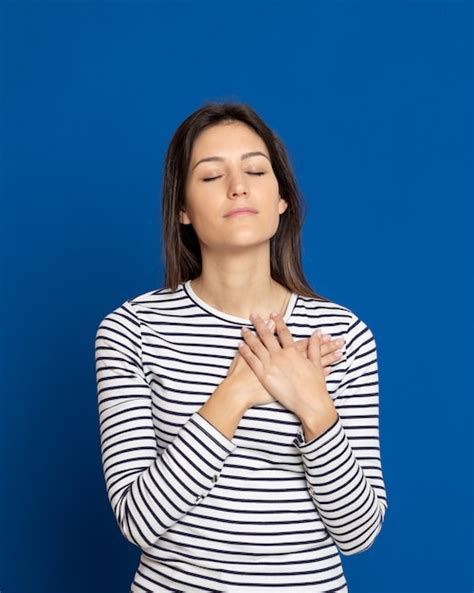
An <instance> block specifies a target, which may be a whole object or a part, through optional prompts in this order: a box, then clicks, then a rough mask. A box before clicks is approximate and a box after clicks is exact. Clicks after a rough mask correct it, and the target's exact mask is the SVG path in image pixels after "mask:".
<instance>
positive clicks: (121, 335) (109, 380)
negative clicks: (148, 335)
mask: <svg viewBox="0 0 474 593" xmlns="http://www.w3.org/2000/svg"><path fill="white" fill-rule="evenodd" d="M141 357H142V340H141V331H140V322H139V320H138V318H137V316H136V314H135V311H134V309H133V305H132V303H130V302H129V301H127V302H125V303H124V304H123V305H121V306H120V307H118V308H117V309H115V310H114V311H112V313H110V314H109V315H107V316H106V317H105V318H104V319H103V320H102V321H101V323H100V325H99V327H98V329H97V333H96V337H95V361H96V375H97V397H98V408H99V424H100V444H101V454H102V465H103V471H104V477H105V483H106V488H107V494H108V498H109V501H110V504H111V506H112V509H113V512H114V514H115V517H116V520H117V523H118V525H119V527H120V530H121V532H122V533H123V535H124V536H125V537H126V538H127V540H128V541H130V542H131V543H133V544H135V545H136V546H138V547H140V548H141V549H146V548H148V547H151V546H152V545H153V543H154V542H155V541H156V540H157V539H158V538H159V537H160V536H161V535H163V533H164V532H165V531H166V530H167V529H169V528H170V527H171V526H172V525H174V524H175V523H176V522H177V521H178V520H179V519H180V518H181V517H182V516H183V515H185V514H186V513H187V512H188V511H189V510H190V509H191V508H193V507H194V506H195V505H196V504H198V503H199V502H200V501H201V499H202V498H203V497H204V496H206V494H207V493H208V492H209V491H210V490H211V488H212V487H213V486H214V484H215V482H216V481H217V479H218V476H219V473H220V471H221V469H222V466H223V465H224V462H225V460H226V458H227V457H228V455H229V454H230V453H231V452H232V451H233V450H234V449H235V448H236V445H235V444H234V443H233V442H232V441H231V440H229V439H228V438H227V437H226V436H225V435H224V434H222V433H221V432H220V431H219V430H218V429H216V428H215V427H214V426H213V425H212V424H211V423H210V422H209V421H207V420H206V419H205V418H204V417H203V416H201V415H200V414H199V413H198V412H197V411H196V412H194V413H193V414H192V415H191V416H190V417H189V418H188V420H187V421H186V422H185V423H184V425H183V426H182V427H181V429H180V430H179V432H178V433H177V435H176V437H175V438H174V440H173V442H172V443H171V444H170V445H169V446H168V447H166V449H164V450H162V451H159V450H158V448H157V443H156V437H155V432H154V428H153V418H152V405H151V403H152V392H151V388H150V385H149V384H148V382H147V380H146V376H145V374H144V370H143V367H142V364H141V360H142V358H141Z"/></svg>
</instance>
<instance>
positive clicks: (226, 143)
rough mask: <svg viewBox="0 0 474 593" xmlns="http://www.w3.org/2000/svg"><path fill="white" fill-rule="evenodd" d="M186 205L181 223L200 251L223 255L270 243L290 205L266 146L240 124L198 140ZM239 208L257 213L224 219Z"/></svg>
mask: <svg viewBox="0 0 474 593" xmlns="http://www.w3.org/2000/svg"><path fill="white" fill-rule="evenodd" d="M246 153H258V154H252V155H247V154H246ZM185 202H186V203H185V206H184V208H185V209H184V210H183V211H181V212H180V222H182V223H183V224H192V225H193V228H194V230H195V232H196V234H197V236H198V238H199V242H200V243H201V247H202V246H205V247H208V248H212V249H217V248H218V249H219V250H220V251H222V250H225V249H226V248H228V249H230V248H232V247H244V246H250V245H256V244H258V243H262V242H264V241H269V240H270V238H271V237H272V236H273V235H274V234H275V233H276V231H277V229H278V224H279V221H280V214H282V213H283V212H284V211H285V210H286V208H287V206H288V204H287V202H286V201H285V200H284V199H282V198H281V196H280V194H279V190H278V181H277V178H276V177H275V174H274V172H273V168H272V165H271V163H270V155H269V153H268V150H267V147H266V145H265V142H264V141H263V140H262V138H261V137H260V136H259V135H258V134H257V133H256V132H254V130H252V129H251V128H249V127H248V126H247V125H245V124H243V123H242V122H232V123H221V124H217V125H214V126H212V127H210V128H206V129H205V130H204V131H203V132H201V133H200V134H199V136H198V137H197V138H196V140H195V141H194V145H193V149H192V154H191V159H190V165H189V169H188V174H187V179H186V188H185ZM235 208H253V209H255V210H256V213H255V214H246V215H238V216H226V215H227V214H228V213H229V212H230V211H231V210H234V209H235Z"/></svg>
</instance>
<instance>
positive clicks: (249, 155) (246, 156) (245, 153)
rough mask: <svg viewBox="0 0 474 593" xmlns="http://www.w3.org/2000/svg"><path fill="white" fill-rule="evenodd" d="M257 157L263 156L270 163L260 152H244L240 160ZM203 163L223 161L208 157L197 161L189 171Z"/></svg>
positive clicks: (217, 157)
mask: <svg viewBox="0 0 474 593" xmlns="http://www.w3.org/2000/svg"><path fill="white" fill-rule="evenodd" d="M257 155H261V156H264V157H265V158H266V159H268V161H270V159H269V158H268V156H267V155H266V154H265V153H263V152H261V151H260V150H254V151H252V152H244V153H243V154H242V155H241V157H240V160H244V159H248V158H249V157H251V156H257ZM204 161H225V159H224V158H222V157H220V156H208V157H206V158H204V159H201V160H199V161H198V162H197V163H196V164H195V165H194V167H193V168H192V169H191V170H192V171H193V170H194V169H195V168H196V167H197V166H198V165H199V163H202V162H204Z"/></svg>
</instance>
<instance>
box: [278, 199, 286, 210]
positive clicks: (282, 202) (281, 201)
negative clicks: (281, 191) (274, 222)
mask: <svg viewBox="0 0 474 593" xmlns="http://www.w3.org/2000/svg"><path fill="white" fill-rule="evenodd" d="M287 208H288V202H287V201H286V200H284V199H283V198H282V197H280V199H279V201H278V212H279V213H280V214H283V212H285V210H286V209H287Z"/></svg>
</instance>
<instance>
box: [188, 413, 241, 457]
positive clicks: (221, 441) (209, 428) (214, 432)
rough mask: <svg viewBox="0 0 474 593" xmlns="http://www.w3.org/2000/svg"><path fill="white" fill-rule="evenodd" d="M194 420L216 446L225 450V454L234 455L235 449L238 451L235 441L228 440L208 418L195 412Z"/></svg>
mask: <svg viewBox="0 0 474 593" xmlns="http://www.w3.org/2000/svg"><path fill="white" fill-rule="evenodd" d="M192 419H193V421H194V422H195V423H196V424H197V425H198V426H199V428H200V429H201V430H202V431H203V432H204V433H206V435H207V437H208V438H209V439H210V440H211V441H213V442H214V444H215V445H218V446H219V447H220V448H221V449H223V452H225V453H227V454H229V453H232V451H234V449H237V445H236V444H235V443H234V442H233V441H231V440H230V439H228V438H227V437H226V436H225V434H223V433H222V432H221V431H220V430H219V429H218V428H216V427H215V426H214V424H212V423H211V422H209V420H207V418H204V416H201V414H200V413H199V412H195V413H194V414H193V415H192Z"/></svg>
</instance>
